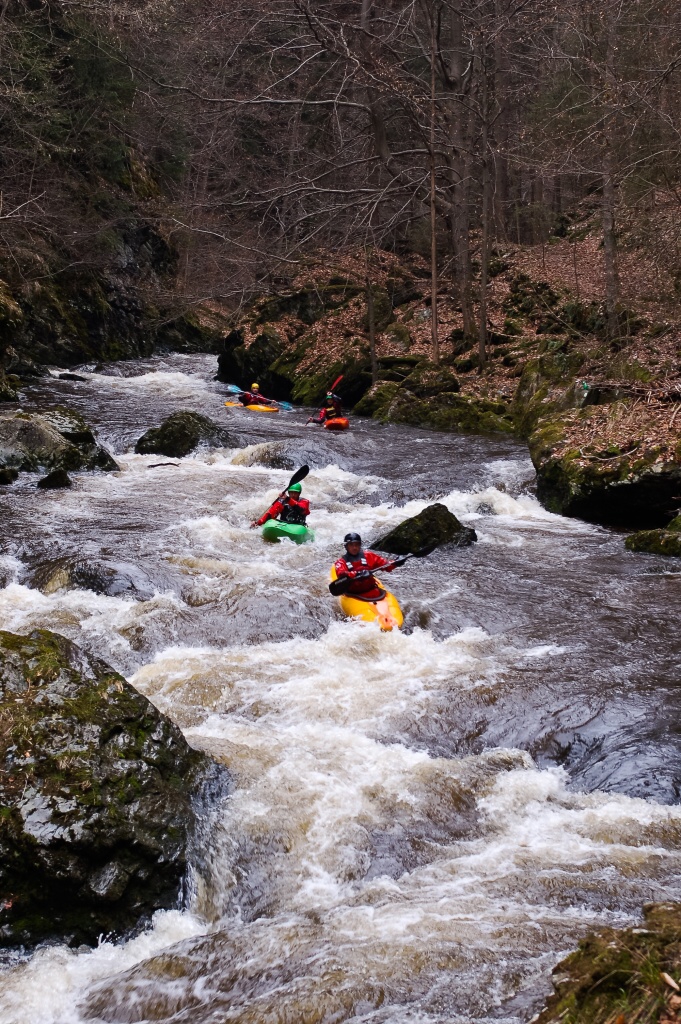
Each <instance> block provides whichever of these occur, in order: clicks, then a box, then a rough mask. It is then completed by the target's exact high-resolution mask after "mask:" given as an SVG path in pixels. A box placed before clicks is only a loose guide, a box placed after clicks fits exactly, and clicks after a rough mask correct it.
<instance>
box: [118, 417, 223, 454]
mask: <svg viewBox="0 0 681 1024" xmlns="http://www.w3.org/2000/svg"><path fill="white" fill-rule="evenodd" d="M199 445H210V446H211V447H224V448H229V447H234V446H235V445H234V441H233V440H232V438H231V437H230V435H229V433H228V432H227V431H226V430H225V429H224V428H223V427H220V426H218V424H217V423H214V422H213V420H211V419H209V418H208V417H207V416H201V415H200V414H199V413H197V412H184V411H183V412H174V413H172V415H170V416H168V417H167V418H166V419H165V420H163V423H162V424H161V426H160V427H152V429H151V430H147V432H146V434H142V436H141V437H140V439H139V440H138V442H137V444H136V445H135V451H136V452H137V454H138V455H168V456H170V457H171V458H176V459H181V458H182V457H183V456H185V455H189V453H190V452H193V451H194V450H195V449H196V448H198V447H199Z"/></svg>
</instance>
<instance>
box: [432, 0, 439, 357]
mask: <svg viewBox="0 0 681 1024" xmlns="http://www.w3.org/2000/svg"><path fill="white" fill-rule="evenodd" d="M430 21H431V24H430V298H431V302H430V330H431V339H432V348H433V362H434V363H436V364H437V363H439V362H440V339H439V337H438V323H437V209H436V206H435V199H436V194H437V193H436V179H435V175H436V168H435V56H436V53H437V37H436V26H435V3H433V5H432V8H431V15H430Z"/></svg>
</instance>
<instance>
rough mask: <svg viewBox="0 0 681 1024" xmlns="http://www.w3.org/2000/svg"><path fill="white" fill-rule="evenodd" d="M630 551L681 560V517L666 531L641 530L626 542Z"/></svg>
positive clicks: (669, 524)
mask: <svg viewBox="0 0 681 1024" xmlns="http://www.w3.org/2000/svg"><path fill="white" fill-rule="evenodd" d="M624 546H625V547H626V548H627V550H628V551H641V552H644V553H646V554H649V555H675V556H676V557H677V558H681V516H677V517H676V519H672V521H671V523H668V524H667V526H666V528H665V529H664V530H640V531H639V532H638V533H632V534H631V536H630V537H627V539H626V540H625V542H624Z"/></svg>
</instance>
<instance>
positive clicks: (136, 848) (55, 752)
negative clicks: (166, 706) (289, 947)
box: [0, 630, 226, 946]
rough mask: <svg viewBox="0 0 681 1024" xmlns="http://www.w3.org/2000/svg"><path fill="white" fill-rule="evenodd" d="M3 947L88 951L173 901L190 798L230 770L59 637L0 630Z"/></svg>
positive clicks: (189, 823) (188, 828)
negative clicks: (48, 942) (55, 944)
mask: <svg viewBox="0 0 681 1024" xmlns="http://www.w3.org/2000/svg"><path fill="white" fill-rule="evenodd" d="M0 766H1V768H2V770H1V771H0V944H2V945H5V946H7V945H19V944H33V943H35V942H38V941H41V940H43V939H47V938H50V937H59V938H60V939H62V940H66V941H68V942H70V943H72V944H78V943H81V942H87V943H94V942H96V941H97V938H98V936H99V935H101V934H102V933H105V934H106V933H109V932H115V933H121V932H124V931H127V930H129V929H131V928H133V927H135V926H136V925H137V924H138V923H140V922H141V921H142V920H145V919H147V918H148V917H149V915H151V914H152V913H153V912H154V911H155V910H157V909H158V908H161V907H163V908H169V907H173V906H177V905H178V899H179V892H180V885H181V882H182V879H183V877H184V875H185V873H186V870H187V850H188V846H189V845H190V844H191V839H192V835H193V830H194V826H195V820H194V809H193V800H195V799H196V798H197V797H198V794H199V793H200V789H201V786H202V784H203V782H204V781H205V780H206V779H208V778H213V777H215V776H216V775H217V777H218V778H219V779H220V780H221V781H222V780H224V779H225V778H226V776H225V775H224V773H222V772H221V770H219V769H217V767H216V766H215V765H214V764H213V762H211V761H209V760H208V759H207V758H206V757H205V756H204V755H203V754H200V753H198V752H197V751H195V750H192V749H191V748H190V747H189V746H188V745H187V743H186V741H185V739H184V737H183V735H182V733H181V732H180V730H179V729H178V728H177V727H176V726H175V725H173V724H172V722H170V721H169V720H168V719H167V718H165V717H164V716H163V715H161V714H160V713H159V712H158V711H157V710H156V708H155V707H154V706H153V705H152V704H150V702H149V701H148V700H147V699H146V697H143V696H142V694H140V693H138V692H137V691H136V690H135V689H134V688H133V687H132V686H130V685H129V684H128V683H127V682H126V681H125V679H123V677H122V676H120V675H118V673H116V672H114V671H113V669H111V668H110V667H109V666H108V665H106V664H105V663H104V662H103V661H100V660H99V659H97V658H93V657H90V656H88V655H86V654H85V653H84V652H83V651H82V650H80V649H79V648H78V647H77V646H76V645H75V644H73V643H71V642H70V641H69V640H67V639H65V638H64V637H62V636H58V635H57V634H56V633H51V632H48V631H46V630H35V631H34V632H33V633H31V634H30V635H29V636H16V635H14V634H12V633H5V632H0Z"/></svg>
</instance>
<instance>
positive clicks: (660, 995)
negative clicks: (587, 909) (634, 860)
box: [533, 903, 681, 1024]
mask: <svg viewBox="0 0 681 1024" xmlns="http://www.w3.org/2000/svg"><path fill="white" fill-rule="evenodd" d="M643 913H644V917H645V926H644V927H643V928H627V929H626V930H624V931H617V930H616V929H614V928H603V929H601V930H600V931H598V932H596V933H595V934H593V935H589V936H587V938H585V939H583V940H582V941H581V942H580V944H579V948H578V949H577V950H576V952H574V953H572V954H571V955H570V956H569V957H567V959H565V960H562V961H561V962H560V963H559V964H558V965H557V967H555V968H554V971H553V979H554V980H553V984H554V988H555V990H556V991H555V994H554V995H552V996H551V997H550V998H549V1000H548V1002H547V1005H546V1008H545V1009H544V1010H543V1011H542V1013H540V1014H539V1015H538V1016H537V1017H534V1018H533V1021H534V1024H559V1022H565V1021H566V1020H569V1021H570V1022H571V1024H610V1022H612V1024H617V1021H622V1022H625V1021H632V1022H633V1021H642V1020H646V1021H662V1020H665V1021H669V1022H670V1024H671V1022H672V1021H676V1020H678V1019H679V1015H678V1011H679V1009H680V1008H681V998H679V995H678V984H679V980H681V970H680V968H681V957H680V956H679V950H680V949H681V904H679V903H650V904H648V906H646V907H644V908H643ZM644 1014H645V1016H644Z"/></svg>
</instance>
